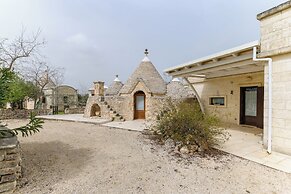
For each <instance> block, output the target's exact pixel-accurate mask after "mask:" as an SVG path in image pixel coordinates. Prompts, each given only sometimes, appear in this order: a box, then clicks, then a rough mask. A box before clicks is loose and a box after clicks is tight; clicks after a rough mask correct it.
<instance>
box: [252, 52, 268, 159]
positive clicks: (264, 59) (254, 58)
mask: <svg viewBox="0 0 291 194" xmlns="http://www.w3.org/2000/svg"><path fill="white" fill-rule="evenodd" d="M253 61H267V62H268V85H269V87H268V93H269V99H268V103H269V106H268V117H269V118H268V147H267V152H268V153H269V154H271V152H272V72H273V70H272V58H261V59H258V58H257V47H254V48H253Z"/></svg>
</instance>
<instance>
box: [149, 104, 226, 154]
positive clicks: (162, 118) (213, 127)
mask: <svg viewBox="0 0 291 194" xmlns="http://www.w3.org/2000/svg"><path fill="white" fill-rule="evenodd" d="M220 124H221V122H220V120H219V119H218V118H217V117H216V116H213V115H208V114H203V113H202V112H201V110H200V107H199V104H198V103H197V102H196V101H184V102H178V103H174V102H173V101H169V102H168V103H166V105H165V106H164V108H163V110H162V111H161V113H160V114H159V115H158V119H157V121H156V122H155V123H154V124H153V126H152V128H151V130H153V131H154V135H155V137H156V139H157V140H159V142H165V141H166V140H170V139H171V140H173V141H174V144H175V145H178V146H179V149H180V148H181V147H185V146H187V148H188V149H189V150H192V151H193V149H194V151H206V150H209V149H210V148H212V147H213V146H217V145H219V144H220V143H221V142H224V141H225V140H226V139H227V138H228V134H227V132H226V130H225V128H222V127H221V126H220Z"/></svg>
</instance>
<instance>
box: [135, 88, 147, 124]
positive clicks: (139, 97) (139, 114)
mask: <svg viewBox="0 0 291 194" xmlns="http://www.w3.org/2000/svg"><path fill="white" fill-rule="evenodd" d="M145 100H146V99H145V94H144V92H142V91H138V92H136V93H135V94H134V119H145Z"/></svg>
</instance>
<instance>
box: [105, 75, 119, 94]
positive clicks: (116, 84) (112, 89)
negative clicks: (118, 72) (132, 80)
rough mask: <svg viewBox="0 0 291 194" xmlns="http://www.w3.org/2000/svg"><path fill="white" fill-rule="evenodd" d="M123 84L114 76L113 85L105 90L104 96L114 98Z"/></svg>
mask: <svg viewBox="0 0 291 194" xmlns="http://www.w3.org/2000/svg"><path fill="white" fill-rule="evenodd" d="M122 86H123V84H122V83H121V81H120V80H119V79H118V77H117V76H116V78H115V79H114V81H113V83H112V84H111V85H110V86H109V88H107V90H106V92H105V95H106V96H114V95H117V94H118V93H119V91H120V89H121V88H122Z"/></svg>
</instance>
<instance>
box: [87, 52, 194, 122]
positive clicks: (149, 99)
mask: <svg viewBox="0 0 291 194" xmlns="http://www.w3.org/2000/svg"><path fill="white" fill-rule="evenodd" d="M145 53H146V55H147V52H145ZM175 91H176V92H175ZM90 94H91V95H90V96H89V98H88V101H87V105H86V109H85V114H84V117H102V118H110V119H113V120H122V121H124V120H134V119H146V120H155V119H156V116H157V115H158V114H159V111H160V110H161V107H162V105H163V104H164V102H165V101H166V99H168V98H171V99H179V100H181V99H186V98H195V96H194V94H193V93H192V92H191V90H190V89H189V88H187V87H185V86H184V85H183V84H182V83H181V82H180V81H179V80H178V79H174V80H172V81H171V82H170V83H166V82H165V81H164V79H163V78H162V76H161V75H160V74H159V72H158V71H157V69H156V68H155V66H154V65H153V64H152V62H151V61H150V60H149V58H148V57H147V56H145V58H144V59H143V60H142V61H141V63H140V65H139V66H138V67H137V69H136V70H135V71H134V72H133V74H132V75H131V76H130V77H129V78H128V80H127V81H126V82H125V84H123V83H122V82H121V81H120V80H119V79H118V77H116V78H115V80H114V81H113V83H112V84H111V85H110V86H109V87H108V89H107V90H106V92H105V91H104V82H101V81H99V82H94V88H92V89H90Z"/></svg>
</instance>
